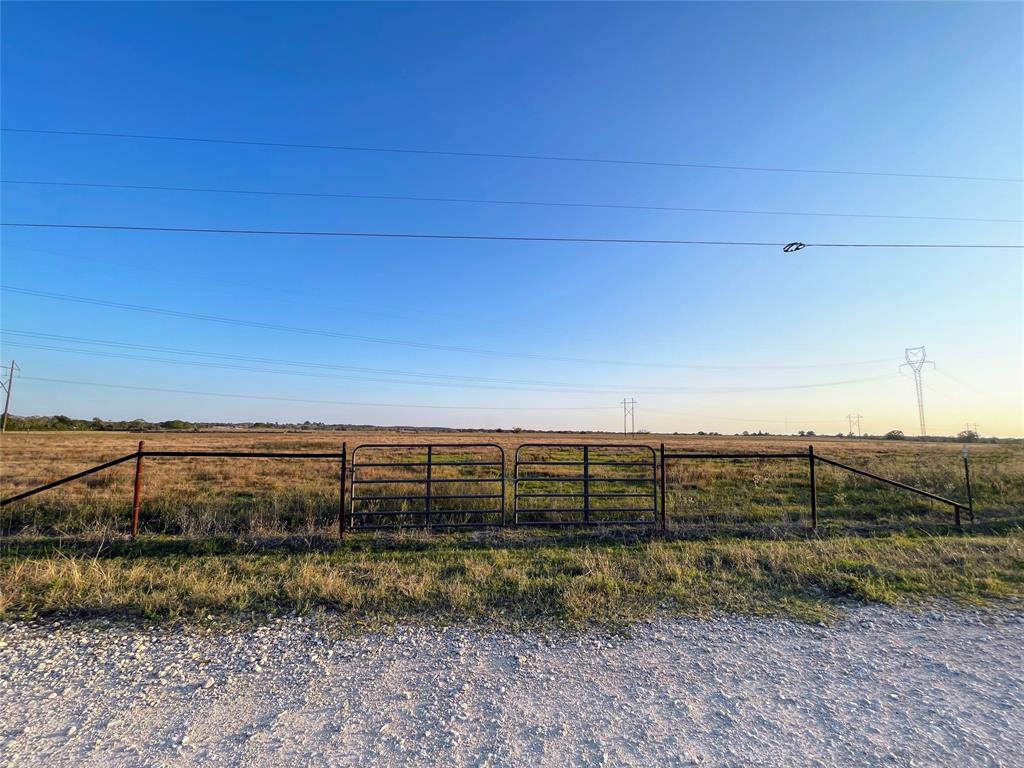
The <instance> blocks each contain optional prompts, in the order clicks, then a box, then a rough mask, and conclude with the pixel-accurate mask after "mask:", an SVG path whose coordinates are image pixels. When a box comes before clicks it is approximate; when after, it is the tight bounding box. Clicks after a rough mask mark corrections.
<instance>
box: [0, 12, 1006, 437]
mask: <svg viewBox="0 0 1024 768" xmlns="http://www.w3.org/2000/svg"><path fill="white" fill-rule="evenodd" d="M2 14H3V18H2V21H3V25H2V26H3V29H2V44H3V50H2V65H3V75H2V78H3V80H2V85H3V95H2V108H3V117H2V122H3V126H4V127H7V128H36V129H53V130H73V131H95V132H116V133H133V134H160V135H175V136H194V137H206V138H225V139H239V140H255V141H270V142H284V143H308V144H345V145H358V146H366V147H383V148H407V149H438V150H451V151H456V152H484V153H504V154H539V155H557V156H578V157H595V158H620V159H636V160H657V161H672V162H695V163H708V164H718V165H752V166H771V167H795V168H807V169H838V170H854V171H883V172H884V171H893V172H898V173H909V174H915V173H916V174H940V175H942V174H945V175H969V176H985V177H1012V178H1019V177H1020V176H1021V168H1022V165H1024V162H1022V161H1024V157H1022V147H1021V115H1022V111H1024V110H1022V106H1024V105H1022V92H1024V87H1022V86H1024V82H1022V69H1021V67H1020V44H1021V39H1020V36H1021V28H1022V27H1021V25H1022V20H1024V19H1022V9H1021V6H1020V5H1017V4H1000V5H997V4H992V5H988V4H983V3H971V4H962V5H961V4H948V3H942V4H938V3H921V4H906V5H903V4H893V3H885V4H881V3H871V4H863V5H861V4H833V3H822V4H796V3H793V4H777V5H776V4H740V3H736V4H724V3H723V4H712V5H703V4H655V5H640V4H601V5H591V4H562V5H549V4H529V5H526V4H520V5H505V4H474V5H468V4H434V5H426V4H424V5H405V4H377V5H372V4H365V5H364V4H326V3H314V4H269V3H268V4H242V3H230V4H223V5H221V4H179V3H173V4H100V5H92V4H88V3H73V4H67V5H65V4H48V3H4V5H3V10H2ZM2 142H3V144H2V150H3V155H2V173H3V178H4V179H5V180H8V181H64V182H90V183H103V184H125V185H149V186H187V187H207V188H230V189H241V190H270V191H289V192H318V193H336V194H354V195H386V196H416V197H460V198H484V199H501V200H523V201H546V202H571V203H598V204H625V205H647V206H676V207H699V208H726V209H743V210H751V211H794V212H828V213H863V214H881V215H893V214H899V215H911V216H947V217H967V218H997V219H1017V220H1019V219H1021V218H1022V207H1024V202H1022V200H1024V199H1022V191H1021V190H1022V185H1021V184H1019V183H1012V182H991V181H965V180H949V179H921V178H903V177H891V176H868V175H864V176H859V175H837V174H797V173H772V172H751V171H727V170H712V169H695V168H679V167H662V166H642V165H622V164H600V163H573V162H548V161H537V160H510V159H496V158H479V157H453V156H434V155H419V154H403V153H385V152H349V151H329V150H317V149H286V148H273V147H255V146H241V145H236V146H230V145H223V144H201V143H185V142H160V141H147V140H133V139H112V138H99V137H84V136H56V135H39V134H27V133H14V132H5V133H3V135H2ZM2 187H3V198H2V202H3V220H4V221H5V222H71V223H104V224H142V225H152V226H186V227H231V228H262V229H316V230H359V231H404V232H430V233H461V234H502V235H522V234H527V235H554V236H569V237H574V236H575V237H597V238H601V237H627V238H640V239H712V240H756V241H769V242H789V241H794V240H800V241H804V242H868V243H885V242H923V243H937V242H963V243H990V244H997V243H1017V242H1021V240H1022V233H1021V224H1020V223H1019V221H1018V222H964V221H955V222H951V221H935V220H906V219H891V218H889V219H887V218H850V217H825V216H798V215H792V216H790V215H787V216H779V215H762V214H725V213H719V214H716V213H692V212H675V211H672V212H665V211H644V210H623V209H607V208H604V209H602V208H573V207H545V206H526V205H487V204H467V203H441V202H422V201H394V200H365V199H339V198H316V197H296V196H291V197H289V196H260V195H238V194H226V193H194V192H166V191H146V190H123V189H97V188H79V187H64V188H61V187H54V186H45V185H28V184H12V183H5V184H3V185H2ZM2 238H3V241H2V248H3V264H2V266H3V274H2V279H3V283H4V285H5V286H7V287H14V288H18V289H28V290H32V291H47V292H52V293H59V294H64V295H70V296H77V297H84V298H88V299H93V300H101V301H107V302H118V303H128V304H133V305H139V306H144V307H155V308H160V309H167V310H173V311H177V312H184V313H192V314H203V315H214V316H218V317H223V318H229V319H237V320H243V321H247V322H257V323H266V324H273V325H283V326H288V327H291V328H303V329H310V330H314V331H327V332H328V333H331V334H345V335H349V336H366V337H373V338H376V339H386V340H391V341H397V342H402V344H392V343H373V342H368V341H357V340H353V339H351V338H338V337H337V336H330V335H316V334H309V333H295V332H285V331H281V330H271V329H267V328H257V327H251V326H245V325H237V324H236V325H230V324H223V323H216V322H210V321H199V320H196V319H187V318H183V317H172V316H166V315H159V314H152V313H146V312H136V311H129V310H125V309H116V308H112V307H109V306H99V305H95V304H83V303H80V302H72V301H66V300H57V299H53V298H45V297H41V296H38V295H28V294H24V293H16V292H5V293H4V295H3V297H2V299H3V307H2V321H3V327H4V329H5V331H8V333H7V335H5V336H4V337H3V342H4V343H3V350H2V356H3V359H4V362H5V363H6V362H7V361H9V360H10V359H11V358H12V357H14V358H16V359H17V360H18V362H19V365H20V366H21V367H22V369H23V371H24V378H23V380H22V381H21V382H19V383H18V384H17V385H16V386H17V389H16V400H15V404H14V409H13V410H14V412H15V413H18V414H29V413H55V412H59V413H66V414H68V415H72V416H78V417H92V416H101V417H104V418H133V417H143V418H149V419H166V418H186V419H195V420H219V421H235V420H270V421H275V420H276V421H293V420H298V421H302V420H306V419H309V420H313V421H328V422H353V423H380V424H418V425H436V424H444V425H451V426H484V427H492V426H493V427H497V426H502V427H511V426H517V425H518V426H523V427H540V428H577V429H578V428H595V429H616V428H618V427H619V426H620V425H621V409H620V408H618V407H617V403H618V402H619V401H620V400H621V399H622V398H623V397H636V399H637V401H638V406H637V426H638V427H642V428H645V429H650V430H654V431H675V430H679V431H693V430H697V429H705V430H720V431H723V432H730V433H731V432H736V431H740V430H743V429H750V430H756V429H769V430H772V431H782V430H784V429H785V430H788V431H793V430H796V429H815V430H818V431H823V432H829V433H834V432H836V431H840V430H842V431H845V429H846V427H847V422H846V419H845V416H846V414H848V413H850V412H859V413H861V414H863V416H864V419H863V426H864V429H866V430H868V431H873V432H882V431H885V430H887V429H890V428H902V429H904V430H905V431H907V432H908V433H911V434H913V433H916V432H917V412H916V405H915V400H914V390H913V386H912V382H911V380H910V378H909V376H907V375H905V374H904V375H902V376H900V375H899V374H898V372H897V365H898V364H899V363H900V362H901V360H902V356H903V349H904V347H907V346H917V345H921V344H924V345H926V346H927V348H928V354H929V357H930V358H931V359H933V360H934V361H935V362H936V370H935V371H934V372H933V371H931V370H928V371H926V374H925V376H926V378H925V383H926V390H925V398H926V409H927V412H928V417H929V431H930V432H934V433H950V432H956V431H958V430H959V429H961V428H962V427H963V424H964V423H965V422H977V423H978V424H979V425H980V428H981V431H982V432H983V433H986V434H1017V435H1019V434H1021V433H1022V431H1024V427H1022V413H1021V390H1022V381H1021V366H1022V352H1021V350H1022V344H1021V342H1022V327H1021V326H1022V291H1024V283H1022V262H1021V258H1022V257H1021V251H985V250H963V251H941V250H932V249H923V250H893V249H856V250H846V249H811V248H808V249H806V250H804V251H801V252H799V253H796V254H783V253H781V252H780V251H778V250H777V249H772V248H768V249H765V248H758V249H751V248H742V247H724V246H655V245H612V244H561V243H509V242H451V241H412V240H386V239H381V240H366V239H337V238H286V237H255V236H252V237H243V236H229V235H197V234H174V233H130V232H85V231H76V230H67V231H48V230H31V229H19V228H12V227H4V228H3V232H2ZM11 332H13V333H11ZM25 334H49V335H50V336H63V337H74V338H71V339H68V338H65V339H60V340H55V339H53V338H47V337H43V336H39V335H35V336H29V335H25ZM86 340H91V341H86ZM97 340H98V341H104V342H110V343H116V344H121V345H131V346H121V347H114V346H109V345H108V346H101V345H98V344H96V343H94V342H95V341H97ZM416 344H428V345H439V346H445V347H460V348H468V349H475V350H483V351H488V352H495V353H501V354H475V353H467V352H455V351H451V350H440V349H431V348H423V347H417V346H413V345H416ZM139 346H150V347H161V348H163V350H148V351H147V350H140V349H138V348H137V347H139ZM40 347H60V348H61V349H62V350H68V349H75V350H79V351H80V352H81V351H90V352H93V353H95V352H103V353H105V354H106V355H111V354H112V353H113V354H116V355H132V356H136V357H148V358H158V359H156V360H154V359H148V360H137V359H127V358H125V357H116V356H102V355H96V354H81V353H80V352H68V351H58V350H55V349H41V348H40ZM168 349H175V350H187V351H189V352H191V353H198V352H201V353H204V355H203V356H197V355H196V354H175V353H172V352H168V351H166V350H168ZM228 355H234V356H237V357H244V358H261V359H263V360H265V361H268V362H256V361H252V360H247V361H241V360H237V359H236V360H230V359H226V358H225V356H228ZM554 358H562V359H561V360H559V359H554ZM565 358H573V359H575V360H577V362H569V361H566V360H565ZM172 359H174V360H179V361H187V362H188V363H190V364H183V363H171V362H164V361H166V360H172ZM283 361H290V362H298V363H312V364H315V366H318V367H311V366H297V365H290V364H285V363H284V362H283ZM580 361H589V362H580ZM597 361H601V362H597ZM197 362H202V363H204V364H203V365H195V364H194V363H197ZM213 364H215V365H217V366H231V365H234V366H236V368H230V367H213ZM697 365H704V366H720V367H719V368H693V367H686V366H697ZM784 366H789V367H784ZM798 366H799V367H798ZM815 366H817V367H815ZM239 367H240V368H251V369H256V370H239V369H238V368H239ZM351 369H369V370H362V371H359V370H351ZM281 371H292V372H293V373H291V374H286V373H281ZM409 374H427V376H421V375H415V376H413V375H409ZM40 379H60V380H62V381H60V382H58V381H41V380H40ZM367 379H373V380H367ZM499 380H500V381H499ZM72 381H74V382H93V383H101V384H118V385H128V386H133V387H138V389H116V388H107V387H94V386H86V385H83V384H71V383H67V382H72ZM428 382H429V384H428ZM438 385H441V386H438ZM818 385H827V386H818ZM146 388H149V389H146ZM154 389H160V390H167V389H179V390H189V391H192V392H205V393H212V392H216V393H223V394H231V395H245V396H246V397H217V396H212V395H209V394H202V395H200V394H181V393H171V392H157V391H152V390H154ZM260 397H268V398H280V399H275V400H271V399H267V400H261V399H258V398H260ZM314 401H315V402H314ZM399 406H400V407H399ZM409 406H433V407H430V408H427V407H409ZM492 408H493V409H492Z"/></svg>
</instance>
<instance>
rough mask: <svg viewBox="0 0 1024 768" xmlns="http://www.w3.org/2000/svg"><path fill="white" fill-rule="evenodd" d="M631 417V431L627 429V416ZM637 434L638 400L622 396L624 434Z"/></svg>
mask: <svg viewBox="0 0 1024 768" xmlns="http://www.w3.org/2000/svg"><path fill="white" fill-rule="evenodd" d="M627 417H628V418H629V431H628V432H627V430H626V418H627ZM630 433H632V434H634V435H635V434H636V400H634V399H633V398H629V399H628V400H627V399H626V398H622V434H623V435H627V434H630Z"/></svg>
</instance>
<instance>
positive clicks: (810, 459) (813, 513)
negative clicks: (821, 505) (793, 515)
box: [807, 445, 818, 530]
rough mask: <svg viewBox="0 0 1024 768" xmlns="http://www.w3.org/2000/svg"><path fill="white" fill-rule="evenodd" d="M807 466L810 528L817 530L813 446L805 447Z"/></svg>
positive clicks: (816, 488)
mask: <svg viewBox="0 0 1024 768" xmlns="http://www.w3.org/2000/svg"><path fill="white" fill-rule="evenodd" d="M807 466H808V468H809V469H810V472H811V528H812V529H813V530H817V528H818V482H817V480H816V479H815V477H814V446H813V445H808V446H807Z"/></svg>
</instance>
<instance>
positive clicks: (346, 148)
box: [2, 128, 1024, 183]
mask: <svg viewBox="0 0 1024 768" xmlns="http://www.w3.org/2000/svg"><path fill="white" fill-rule="evenodd" d="M2 130H4V131H7V132H10V133H29V134H40V135H50V136H90V137H94V138H107V139H139V140H145V141H173V142H189V143H195V144H227V145H235V146H247V147H278V148H284V149H324V150H334V151H342V152H376V153H393V154H403V155H434V156H440V157H476V158H493V159H499V160H541V161H548V162H560V163H594V164H608V165H634V166H654V167H662V168H700V169H706V170H718V171H752V172H759V173H803V174H818V175H830V176H882V177H892V178H910V179H945V180H954V181H995V182H1012V183H1020V182H1022V181H1024V179H1020V178H1004V177H993V176H968V175H961V174H939V173H903V172H896V171H856V170H843V169H839V170H837V169H824V168H795V167H785V166H760V165H731V164H724V163H697V162H675V161H667V160H629V159H621V158H606V157H578V156H568V155H537V154H525V153H509V152H470V151H456V150H440V149H408V148H401V147H370V146H359V145H351V144H314V143H295V142H282V141H254V140H244V139H219V138H208V137H198V136H171V135H160V134H148V133H120V132H117V133H115V132H105V131H80V130H54V129H43V128H3V129H2Z"/></svg>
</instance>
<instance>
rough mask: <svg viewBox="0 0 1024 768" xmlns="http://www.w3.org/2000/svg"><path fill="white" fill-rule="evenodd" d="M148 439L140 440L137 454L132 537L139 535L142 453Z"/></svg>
mask: <svg viewBox="0 0 1024 768" xmlns="http://www.w3.org/2000/svg"><path fill="white" fill-rule="evenodd" d="M145 445H146V441H145V440H139V451H138V453H136V454H135V491H134V493H133V495H132V538H133V539H134V538H136V537H138V535H139V508H140V507H141V506H142V455H143V448H145Z"/></svg>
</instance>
